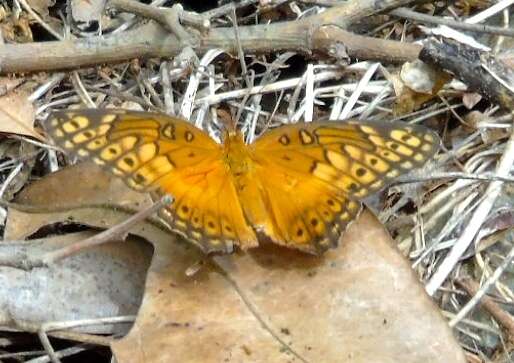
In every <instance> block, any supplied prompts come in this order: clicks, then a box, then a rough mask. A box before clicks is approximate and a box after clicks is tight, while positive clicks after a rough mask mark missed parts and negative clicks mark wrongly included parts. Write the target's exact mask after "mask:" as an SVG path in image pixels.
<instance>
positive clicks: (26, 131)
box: [0, 90, 44, 141]
mask: <svg viewBox="0 0 514 363" xmlns="http://www.w3.org/2000/svg"><path fill="white" fill-rule="evenodd" d="M28 96H29V94H28V93H27V92H25V91H22V90H14V91H11V92H8V93H7V94H5V95H3V96H1V97H0V132H3V133H10V134H18V135H25V136H31V137H34V138H36V139H39V140H42V141H44V138H43V137H42V136H41V135H40V134H38V133H37V132H36V131H35V130H34V119H35V110H34V106H33V105H32V102H30V101H29V100H28Z"/></svg>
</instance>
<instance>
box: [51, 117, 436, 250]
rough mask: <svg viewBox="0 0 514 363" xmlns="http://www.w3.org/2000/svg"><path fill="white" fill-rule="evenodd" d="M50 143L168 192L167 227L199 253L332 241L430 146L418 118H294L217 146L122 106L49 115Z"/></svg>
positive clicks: (432, 138) (232, 135) (174, 122)
mask: <svg viewBox="0 0 514 363" xmlns="http://www.w3.org/2000/svg"><path fill="white" fill-rule="evenodd" d="M48 130H49V133H50V134H51V136H52V138H53V139H54V141H55V142H56V143H57V144H58V145H60V146H62V147H63V148H64V149H65V150H66V151H69V152H73V153H75V154H77V155H78V156H81V157H86V158H90V159H93V160H94V161H95V162H96V163H97V164H99V165H101V166H102V167H104V168H106V169H107V170H109V171H111V172H112V173H114V174H115V175H118V176H120V177H121V178H122V179H123V180H124V181H125V182H126V183H127V185H129V186H130V187H132V188H134V189H136V190H139V191H151V192H154V193H157V194H158V195H162V194H163V193H168V194H171V195H172V196H173V197H174V203H173V205H172V206H171V207H169V208H167V209H166V211H165V214H166V218H167V220H168V221H169V223H170V225H171V226H172V227H173V229H174V230H176V231H177V232H178V233H179V234H181V235H183V236H185V237H186V238H188V239H189V240H191V241H193V242H194V243H195V244H197V245H198V246H199V247H201V248H202V249H203V250H204V251H206V252H211V251H225V252H227V251H231V250H232V248H233V245H238V246H239V247H241V248H242V249H247V248H250V247H255V246H257V245H258V240H259V238H258V235H264V236H267V237H269V238H270V239H271V240H272V241H273V242H275V243H277V244H280V245H283V246H286V247H291V248H296V249H299V250H302V251H305V252H310V253H315V254H318V253H321V252H323V251H325V250H326V249H328V248H329V247H333V246H335V245H337V243H338V240H339V238H340V236H341V233H342V232H343V231H344V230H345V228H346V226H347V225H348V224H349V223H350V222H351V221H352V220H354V219H355V218H356V216H357V215H358V213H359V211H360V207H361V204H360V202H359V200H361V199H362V198H364V197H366V196H368V195H369V194H370V193H373V192H375V191H377V190H379V189H382V188H383V187H385V186H386V185H387V184H388V183H390V181H391V180H393V179H394V178H396V177H397V176H399V175H400V174H402V173H405V172H407V171H409V170H411V169H412V168H414V167H418V166H421V165H422V164H423V163H425V161H426V160H427V159H428V158H429V157H431V156H432V155H433V154H434V153H435V152H436V150H437V148H438V139H437V136H436V135H435V134H434V133H432V132H431V131H429V130H427V129H425V128H424V127H420V126H412V125H405V124H402V123H388V124H386V123H375V122H369V121H348V122H333V121H329V122H313V123H297V124H292V125H287V126H283V127H278V128H276V129H273V130H271V131H268V132H266V133H264V135H263V136H261V137H260V138H258V139H257V141H256V142H254V143H252V144H250V145H246V144H245V143H244V139H243V136H242V135H241V133H240V132H238V131H235V130H230V131H227V132H225V136H224V139H223V143H222V144H218V143H216V142H215V141H214V140H213V139H212V138H210V137H209V135H207V134H206V133H205V132H203V131H202V130H199V129H196V128H195V127H194V126H192V125H191V124H189V123H188V122H187V121H185V120H181V119H178V118H174V117H169V116H166V115H160V114H152V113H146V112H135V111H125V110H76V111H69V112H59V113H54V114H53V115H52V116H51V117H50V119H49V121H48Z"/></svg>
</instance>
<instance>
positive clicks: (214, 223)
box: [47, 109, 257, 252]
mask: <svg viewBox="0 0 514 363" xmlns="http://www.w3.org/2000/svg"><path fill="white" fill-rule="evenodd" d="M47 129H48V132H49V134H50V136H51V137H52V138H53V140H54V141H55V143H56V144H57V145H59V146H61V147H62V148H63V149H64V150H66V151H67V152H70V153H73V154H76V155H77V156H79V157H83V158H91V159H92V160H93V161H94V162H95V163H96V164H98V165H100V166H102V167H104V168H105V169H106V170H108V171H110V172H112V173H113V174H114V175H117V176H119V177H121V178H122V179H123V180H124V181H125V182H126V184H127V185H128V186H129V187H131V188H133V189H135V190H138V191H144V192H150V191H153V192H156V193H158V194H164V193H167V194H171V195H172V196H173V197H174V203H173V204H172V205H171V206H170V207H168V208H167V209H166V211H165V214H166V215H167V217H168V218H167V220H168V222H169V223H170V225H171V227H172V228H173V229H174V230H175V231H177V232H178V233H180V234H182V235H183V236H185V237H186V238H188V239H189V240H191V241H193V242H195V243H196V244H197V245H199V246H200V247H201V248H202V249H203V250H205V251H207V252H210V251H230V250H231V249H232V244H233V243H238V244H241V245H243V246H253V245H255V244H256V243H257V242H256V238H255V235H254V232H253V230H252V229H251V227H250V226H248V224H247V223H246V220H245V218H244V216H243V213H242V209H241V205H240V204H239V201H238V197H237V194H236V191H235V188H234V185H233V183H232V179H231V178H230V175H229V172H228V170H227V168H226V167H225V166H224V165H223V163H222V158H221V157H222V149H221V147H220V145H219V144H217V143H216V142H215V141H214V140H213V139H212V138H210V137H209V135H207V134H206V133H204V132H203V131H201V130H199V129H197V128H195V127H194V126H192V125H191V124H189V123H188V122H187V121H184V120H181V119H178V118H174V117H169V116H165V115H161V114H153V113H147V112H136V111H125V110H118V109H117V110H113V109H108V110H99V109H90V110H74V111H64V112H55V113H53V114H52V115H51V116H50V117H49V119H48V120H47ZM221 198H223V201H222V202H221V200H220V199H221Z"/></svg>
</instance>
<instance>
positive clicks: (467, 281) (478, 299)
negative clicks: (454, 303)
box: [449, 248, 514, 342]
mask: <svg viewBox="0 0 514 363" xmlns="http://www.w3.org/2000/svg"><path fill="white" fill-rule="evenodd" d="M513 258H514V248H513V249H511V251H510V253H509V254H508V255H507V256H506V257H505V259H504V260H503V262H502V264H501V265H500V266H498V268H497V269H496V270H495V271H494V273H493V274H492V275H491V277H490V278H489V279H488V280H487V281H486V282H485V283H484V284H482V286H479V285H478V284H477V283H476V282H475V281H473V280H472V279H471V278H469V277H467V278H463V279H458V280H456V281H455V282H456V283H457V284H458V285H459V286H460V287H462V288H463V289H464V290H466V292H467V293H468V294H469V295H470V296H472V298H471V300H469V301H468V303H467V304H466V305H465V306H464V307H463V308H462V309H461V310H460V311H459V313H458V314H457V315H455V316H454V317H453V318H452V319H451V320H450V323H449V324H450V326H452V327H453V326H455V325H457V324H458V323H459V322H460V321H461V320H462V319H463V318H464V317H465V316H466V315H467V314H468V313H469V312H470V311H471V310H472V309H473V308H474V307H475V306H476V305H477V304H480V305H482V306H483V307H484V308H485V309H486V310H487V311H488V312H489V313H490V314H491V315H492V316H493V317H494V318H495V319H496V321H497V322H498V323H499V324H500V325H501V326H502V327H504V328H505V329H506V330H507V331H508V336H509V340H510V341H511V342H514V319H513V317H512V315H510V314H509V313H508V312H506V311H505V310H504V309H502V308H501V307H500V306H499V305H498V304H497V303H496V302H495V301H494V300H493V299H491V298H490V297H488V296H486V294H487V291H488V290H489V288H491V286H492V285H493V284H494V283H495V282H496V281H497V280H498V278H499V277H500V276H501V274H502V273H503V272H504V271H505V269H506V268H507V267H508V265H509V264H510V263H511V262H512V259H513Z"/></svg>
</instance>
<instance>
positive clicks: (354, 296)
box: [113, 213, 465, 363]
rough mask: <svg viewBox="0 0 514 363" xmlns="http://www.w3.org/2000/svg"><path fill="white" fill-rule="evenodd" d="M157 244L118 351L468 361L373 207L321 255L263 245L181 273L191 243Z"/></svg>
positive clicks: (123, 355) (123, 360) (185, 357)
mask: <svg viewBox="0 0 514 363" xmlns="http://www.w3.org/2000/svg"><path fill="white" fill-rule="evenodd" d="M155 248H156V251H155V257H154V260H153V262H152V266H151V267H150V269H149V272H148V273H149V275H148V278H147V285H146V291H145V297H144V299H143V305H142V307H141V310H140V312H139V315H138V319H137V321H136V323H135V325H134V327H133V328H132V330H131V332H130V334H129V335H128V336H127V337H125V338H124V339H122V340H120V341H118V342H116V343H114V344H113V350H114V352H115V354H116V357H117V360H118V362H120V363H128V362H143V361H144V362H146V363H152V362H170V361H177V362H205V363H209V362H293V361H302V362H362V363H364V362H366V363H367V362H381V363H387V362H391V363H392V362H395V363H396V362H409V363H416V362H420V363H421V362H423V363H427V362H434V363H435V362H441V363H442V362H445V363H446V362H453V363H457V362H465V359H464V356H463V354H462V351H461V350H460V348H459V346H458V344H457V342H456V341H455V339H454V338H453V336H452V333H451V331H450V330H449V328H448V326H447V324H446V322H445V321H444V319H443V318H442V317H441V315H440V314H439V311H438V309H437V307H436V306H435V305H434V304H433V303H432V301H430V299H429V298H428V297H427V296H426V295H425V292H424V290H423V288H422V287H421V286H420V284H419V283H418V281H417V279H416V277H415V276H414V274H413V273H412V271H411V269H410V266H409V265H408V264H407V263H406V261H405V260H404V259H403V258H402V257H401V256H400V255H399V254H398V253H397V251H395V250H394V248H393V247H392V246H391V240H390V237H389V236H388V235H387V233H386V232H385V231H384V229H383V227H382V226H381V225H380V224H379V223H378V222H377V220H376V219H375V217H373V216H372V215H371V214H370V213H364V215H363V216H362V217H361V218H360V219H359V220H358V221H357V222H355V223H354V224H353V225H352V226H351V227H350V229H349V230H348V232H347V233H346V234H345V236H344V237H343V241H342V246H341V247H339V248H338V249H336V250H333V251H330V252H328V253H327V254H326V255H325V257H324V258H316V257H313V256H307V255H304V254H301V253H297V252H294V251H286V250H284V249H279V248H274V247H273V246H269V247H268V248H259V249H257V250H255V251H253V252H252V253H250V254H245V255H232V256H222V257H216V258H215V259H214V261H213V262H212V264H211V265H210V266H207V267H205V268H204V269H202V270H201V271H199V272H198V273H197V274H195V275H193V276H192V277H188V276H186V274H185V271H186V270H187V269H188V267H189V266H191V265H192V264H194V262H195V259H196V258H197V257H196V256H195V255H191V254H189V253H187V252H184V251H183V249H181V248H177V246H176V245H173V244H163V245H156V246H155ZM427 342H430V344H427Z"/></svg>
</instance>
